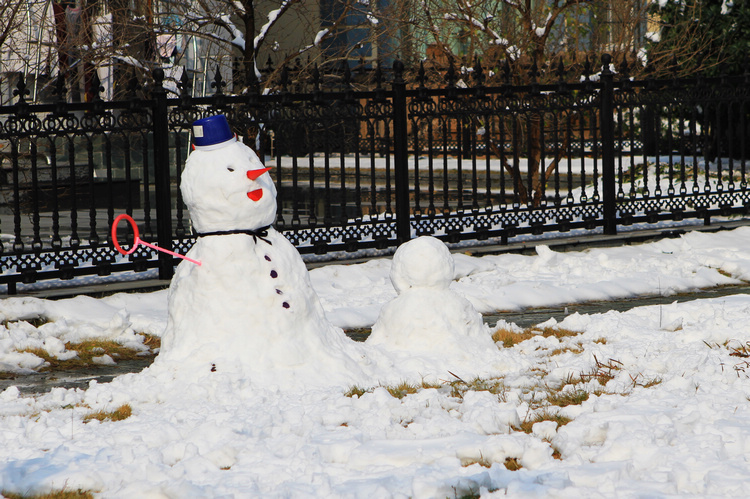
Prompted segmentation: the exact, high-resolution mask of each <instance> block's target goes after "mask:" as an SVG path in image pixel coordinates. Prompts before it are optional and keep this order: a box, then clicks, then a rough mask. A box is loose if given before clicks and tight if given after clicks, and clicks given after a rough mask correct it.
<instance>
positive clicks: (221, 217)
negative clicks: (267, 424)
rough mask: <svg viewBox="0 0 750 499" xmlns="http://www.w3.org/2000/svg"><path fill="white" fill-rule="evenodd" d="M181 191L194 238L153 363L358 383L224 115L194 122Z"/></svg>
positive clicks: (264, 181) (271, 195) (270, 198)
mask: <svg viewBox="0 0 750 499" xmlns="http://www.w3.org/2000/svg"><path fill="white" fill-rule="evenodd" d="M193 134H194V137H195V138H194V146H195V150H194V151H193V152H192V153H191V154H190V156H189V157H188V159H187V162H186V164H185V170H184V172H183V174H182V181H181V190H182V195H183V198H184V200H185V203H186V205H187V207H188V208H189V210H190V217H191V219H192V223H193V228H194V231H195V232H196V235H197V239H196V243H195V245H194V246H193V247H192V248H191V249H190V251H189V252H188V254H187V256H188V257H189V258H191V259H193V260H196V261H198V262H200V265H198V264H196V263H191V262H189V261H183V262H182V263H180V265H179V266H178V267H177V270H176V272H175V275H174V277H173V279H172V283H171V285H170V288H169V319H168V323H167V328H166V330H165V332H164V335H163V337H162V348H161V352H160V354H159V356H158V358H157V361H156V363H155V365H156V366H157V367H158V366H167V367H169V368H170V369H173V370H183V371H184V370H189V371H195V372H198V373H201V374H203V373H209V372H219V373H229V374H231V375H241V376H243V377H245V378H249V379H252V380H257V381H258V382H261V383H266V384H271V385H288V384H291V385H294V384H295V383H297V382H313V383H314V382H315V381H316V380H321V381H325V382H331V381H333V382H335V381H336V380H335V379H332V378H337V377H338V378H347V379H342V380H338V381H341V382H344V383H345V382H347V381H348V380H349V379H348V378H350V379H351V383H352V384H354V383H356V382H357V381H359V380H358V379H357V377H358V376H357V375H358V374H359V373H360V372H361V371H360V370H359V366H358V361H359V360H360V359H359V357H360V355H359V353H358V351H359V350H358V347H357V346H356V345H354V344H353V342H352V341H351V340H349V339H348V338H346V336H345V335H344V333H343V331H341V329H338V328H336V327H334V326H332V325H331V324H330V323H329V322H328V321H327V320H326V318H325V314H324V311H323V309H322V307H321V305H320V303H319V300H318V297H317V295H316V294H315V292H314V291H313V289H312V287H311V284H310V278H309V275H308V272H307V269H306V267H305V265H304V263H303V261H302V259H301V257H300V255H299V253H298V252H297V250H296V249H295V248H294V246H292V244H291V243H289V241H287V239H286V238H285V237H284V236H283V235H281V234H280V233H279V232H277V231H276V230H275V229H274V228H273V227H272V225H271V224H272V223H273V222H274V220H275V218H276V188H275V186H274V183H273V180H272V178H271V176H270V175H269V173H268V170H269V168H265V167H264V165H263V164H262V163H261V162H260V160H259V159H258V157H257V156H256V154H255V153H254V152H253V151H252V150H251V149H250V148H249V147H247V146H246V145H244V144H243V143H241V142H239V141H237V140H236V138H235V136H234V135H233V134H232V132H231V130H230V128H229V124H228V123H227V120H226V118H225V117H224V116H223V115H218V116H212V117H209V118H204V119H202V120H198V121H196V122H195V123H194V125H193Z"/></svg>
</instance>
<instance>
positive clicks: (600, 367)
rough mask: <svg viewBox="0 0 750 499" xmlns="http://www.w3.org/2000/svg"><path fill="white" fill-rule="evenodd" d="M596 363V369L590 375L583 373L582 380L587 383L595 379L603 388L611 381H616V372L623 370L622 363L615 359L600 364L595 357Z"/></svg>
mask: <svg viewBox="0 0 750 499" xmlns="http://www.w3.org/2000/svg"><path fill="white" fill-rule="evenodd" d="M594 363H595V364H594V369H593V370H592V371H591V372H590V373H582V374H581V378H582V379H583V380H585V381H589V380H591V379H595V380H597V381H598V382H599V384H600V385H602V386H604V385H606V384H607V383H608V382H609V380H611V379H614V377H615V372H616V371H619V370H620V369H622V362H620V361H619V360H615V359H609V360H607V361H606V362H600V361H599V359H597V358H596V355H594Z"/></svg>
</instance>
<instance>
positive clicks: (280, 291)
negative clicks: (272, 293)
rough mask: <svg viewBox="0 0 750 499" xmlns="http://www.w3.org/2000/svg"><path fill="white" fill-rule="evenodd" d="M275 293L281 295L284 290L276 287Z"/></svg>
mask: <svg viewBox="0 0 750 499" xmlns="http://www.w3.org/2000/svg"><path fill="white" fill-rule="evenodd" d="M276 294H277V295H283V294H284V292H283V291H282V290H280V289H277V290H276Z"/></svg>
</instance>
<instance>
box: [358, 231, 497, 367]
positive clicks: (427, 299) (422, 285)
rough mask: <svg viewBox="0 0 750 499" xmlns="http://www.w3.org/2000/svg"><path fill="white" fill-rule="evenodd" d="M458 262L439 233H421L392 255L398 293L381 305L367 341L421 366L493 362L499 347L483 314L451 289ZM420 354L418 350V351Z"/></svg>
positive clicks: (394, 281) (393, 281)
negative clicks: (441, 239) (433, 234)
mask: <svg viewBox="0 0 750 499" xmlns="http://www.w3.org/2000/svg"><path fill="white" fill-rule="evenodd" d="M454 268H455V264H454V261H453V256H452V255H451V253H450V251H449V250H448V248H447V247H446V246H445V244H444V243H443V242H441V241H440V240H439V239H436V238H434V237H429V236H422V237H418V238H416V239H413V240H411V241H409V242H407V243H404V244H402V245H401V246H400V247H399V248H398V249H397V250H396V253H395V254H394V255H393V263H392V266H391V272H390V278H391V282H392V283H393V287H394V288H395V289H396V292H397V293H398V296H397V297H396V298H395V299H393V300H392V301H390V302H389V303H387V304H386V305H385V306H383V308H382V309H381V311H380V316H379V317H378V320H377V322H376V323H375V324H374V325H373V327H372V334H371V335H370V337H369V338H368V339H367V341H366V343H367V344H368V345H371V346H378V347H379V348H383V349H385V350H386V351H388V352H390V353H391V354H396V355H401V356H403V357H404V359H403V360H404V361H406V362H410V363H412V364H413V369H416V370H421V371H422V372H427V371H431V370H433V369H428V368H427V367H428V366H426V365H425V363H428V364H430V367H431V368H434V367H435V366H443V367H444V368H445V369H446V370H447V369H452V370H457V371H458V370H460V369H459V367H458V366H460V365H473V364H475V363H487V362H492V361H493V359H495V358H496V357H497V353H498V349H497V347H496V346H495V344H494V342H493V341H492V338H491V334H490V330H489V328H488V326H486V325H485V324H484V323H483V321H482V316H481V315H480V314H479V313H478V312H477V311H476V309H475V308H474V307H473V306H472V304H471V303H470V302H469V301H468V300H467V299H466V298H464V297H462V296H459V295H458V294H457V293H456V292H454V291H452V290H451V289H450V284H451V282H452V281H453V277H454V272H455V270H454ZM415 354H419V355H415Z"/></svg>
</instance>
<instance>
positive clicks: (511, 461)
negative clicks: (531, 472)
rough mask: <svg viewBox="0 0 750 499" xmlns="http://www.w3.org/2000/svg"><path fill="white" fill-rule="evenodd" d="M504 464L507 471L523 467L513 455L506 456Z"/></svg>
mask: <svg viewBox="0 0 750 499" xmlns="http://www.w3.org/2000/svg"><path fill="white" fill-rule="evenodd" d="M504 464H505V468H506V469H507V470H508V471H518V470H520V469H521V468H523V466H521V463H519V462H518V458H515V457H506V458H505V463H504Z"/></svg>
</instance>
